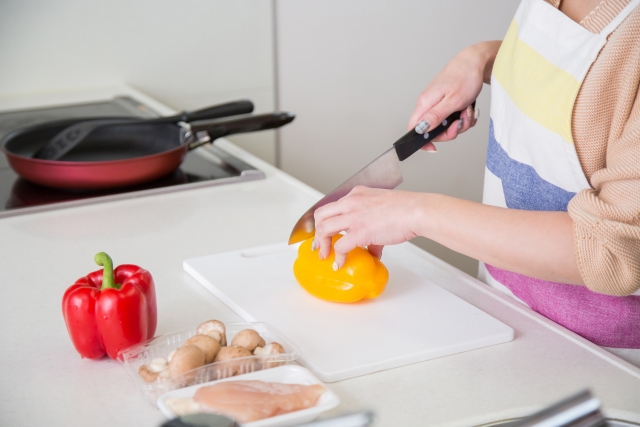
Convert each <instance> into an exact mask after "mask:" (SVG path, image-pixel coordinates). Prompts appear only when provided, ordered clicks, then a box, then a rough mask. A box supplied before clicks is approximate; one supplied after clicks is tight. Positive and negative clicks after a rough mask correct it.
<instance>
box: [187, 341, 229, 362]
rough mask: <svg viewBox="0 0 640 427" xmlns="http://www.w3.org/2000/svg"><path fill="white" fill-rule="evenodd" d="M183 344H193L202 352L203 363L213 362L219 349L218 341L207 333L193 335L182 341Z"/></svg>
mask: <svg viewBox="0 0 640 427" xmlns="http://www.w3.org/2000/svg"><path fill="white" fill-rule="evenodd" d="M184 344H185V345H190V344H192V345H195V346H197V347H199V348H200V350H202V351H203V352H204V364H205V365H208V364H209V363H211V362H213V359H214V358H215V357H216V355H217V354H218V352H219V351H220V343H219V342H218V341H216V339H215V338H212V337H210V336H209V335H194V336H192V337H191V338H189V339H188V340H186V341H185V342H184Z"/></svg>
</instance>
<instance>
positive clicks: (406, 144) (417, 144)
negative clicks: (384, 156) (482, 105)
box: [393, 101, 476, 161]
mask: <svg viewBox="0 0 640 427" xmlns="http://www.w3.org/2000/svg"><path fill="white" fill-rule="evenodd" d="M471 106H472V107H473V108H475V106H476V102H475V101H473V104H471ZM461 113H462V111H456V112H454V113H451V114H450V115H449V117H447V118H446V119H444V121H443V122H442V123H440V124H439V125H438V126H436V127H435V128H433V129H432V130H430V131H429V132H425V133H424V134H420V133H418V132H416V131H415V130H414V129H411V130H410V131H409V132H407V133H406V134H404V135H403V136H402V137H401V138H400V139H398V140H397V141H396V142H394V143H393V146H394V147H395V149H396V153H397V154H398V159H399V160H400V161H403V160H405V159H407V158H409V157H410V156H411V155H412V154H413V153H415V152H416V151H418V150H419V149H421V148H422V147H424V146H425V145H426V144H427V143H428V142H431V141H433V140H434V139H435V138H436V137H437V136H438V135H440V134H441V133H442V132H444V131H446V130H447V128H448V127H449V126H451V123H453V122H455V121H456V120H458V119H459V118H460V114H461Z"/></svg>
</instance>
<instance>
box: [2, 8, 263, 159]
mask: <svg viewBox="0 0 640 427" xmlns="http://www.w3.org/2000/svg"><path fill="white" fill-rule="evenodd" d="M272 10H273V9H272V2H271V1H269V0H258V1H257V0H234V1H224V0H183V1H179V0H109V1H104V2H103V1H100V2H97V1H84V0H55V1H50V0H29V1H23V0H0V97H5V96H15V95H19V94H20V93H30V92H49V91H61V90H66V89H74V88H76V89H77V88H81V87H92V86H100V85H106V84H110V83H114V82H118V83H119V82H124V83H128V84H130V85H132V86H134V87H136V88H138V89H140V90H142V91H144V92H146V93H148V94H149V95H152V96H154V97H155V98H157V99H159V100H161V101H163V102H164V103H166V104H167V105H169V106H171V107H173V108H176V109H195V108H199V107H203V106H206V105H210V104H215V103H219V102H223V101H228V100H233V99H238V98H250V99H252V100H253V101H254V103H255V104H256V111H258V112H260V111H262V112H264V111H271V110H273V109H274V74H273V68H274V60H273V16H272ZM232 139H234V141H236V142H239V143H240V145H242V146H244V147H245V148H248V149H249V150H250V151H253V152H254V153H256V154H258V155H259V156H260V157H262V158H264V159H266V160H267V161H270V162H272V163H273V162H274V160H275V134H274V132H273V131H270V132H263V133H260V134H253V135H246V136H237V137H234V138H232Z"/></svg>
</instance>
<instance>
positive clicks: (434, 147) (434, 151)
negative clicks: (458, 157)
mask: <svg viewBox="0 0 640 427" xmlns="http://www.w3.org/2000/svg"><path fill="white" fill-rule="evenodd" d="M426 152H427V153H431V154H437V153H438V149H437V148H436V146H435V145H434V146H433V150H426Z"/></svg>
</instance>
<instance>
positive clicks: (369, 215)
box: [314, 186, 424, 270]
mask: <svg viewBox="0 0 640 427" xmlns="http://www.w3.org/2000/svg"><path fill="white" fill-rule="evenodd" d="M422 198H423V194H421V193H411V192H408V191H396V190H393V191H392V190H380V189H374V188H367V187H362V186H358V187H355V188H354V189H353V190H351V192H350V193H349V194H347V195H346V196H345V197H343V198H342V199H340V200H338V201H337V202H333V203H329V204H328V205H325V206H323V207H321V208H320V209H318V210H316V212H315V215H314V217H315V223H316V237H315V242H314V244H315V246H314V247H315V248H318V247H319V248H320V251H319V256H320V259H324V258H326V257H327V256H329V252H331V236H334V235H335V234H338V233H340V232H341V231H345V232H346V233H347V234H346V235H345V236H344V237H342V238H341V239H340V240H338V242H337V243H336V244H335V246H334V250H335V253H336V258H335V264H334V270H337V269H338V268H340V267H342V265H343V264H344V261H345V259H346V258H347V253H348V252H349V251H351V250H352V249H354V248H356V247H358V246H360V247H364V246H367V247H368V249H369V252H371V254H372V255H374V256H376V257H378V258H380V256H381V255H382V248H383V246H384V245H394V244H398V243H402V242H406V241H407V240H411V239H413V238H414V237H416V235H417V232H416V229H417V225H418V224H419V223H420V220H419V217H420V215H421V213H422V212H423V211H424V208H423V207H421V203H422Z"/></svg>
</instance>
